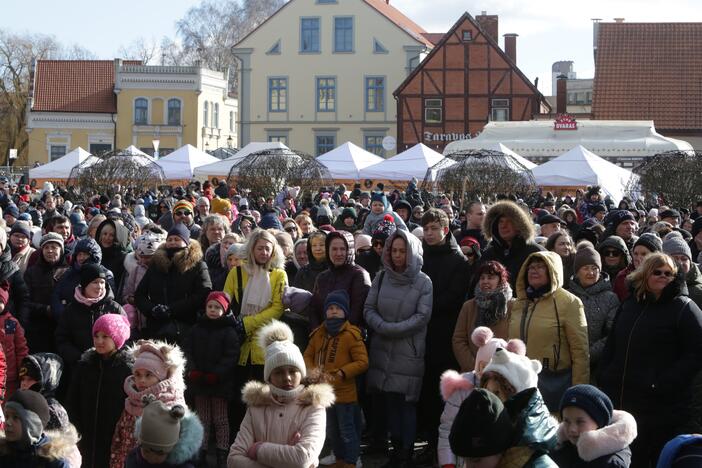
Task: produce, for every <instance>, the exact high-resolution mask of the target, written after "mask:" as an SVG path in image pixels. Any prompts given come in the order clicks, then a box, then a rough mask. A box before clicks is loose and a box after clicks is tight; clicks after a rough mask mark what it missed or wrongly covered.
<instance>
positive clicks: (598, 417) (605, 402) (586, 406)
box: [560, 384, 614, 428]
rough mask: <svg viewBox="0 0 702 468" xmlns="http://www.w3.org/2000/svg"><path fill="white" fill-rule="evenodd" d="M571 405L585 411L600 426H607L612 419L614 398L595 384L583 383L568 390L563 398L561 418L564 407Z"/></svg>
mask: <svg viewBox="0 0 702 468" xmlns="http://www.w3.org/2000/svg"><path fill="white" fill-rule="evenodd" d="M569 406H575V407H577V408H580V409H581V410H583V411H585V412H586V413H587V414H588V415H589V416H590V417H591V418H592V419H593V421H595V422H596V423H597V427H598V428H602V427H605V426H607V425H609V424H610V423H611V421H612V412H613V411H614V406H613V405H612V400H610V399H609V397H608V396H607V395H605V393H604V392H602V390H600V389H599V388H597V387H595V386H592V385H586V384H581V385H575V386H573V387H570V388H569V389H568V390H566V391H565V393H564V394H563V398H561V408H560V411H561V418H562V417H563V409H564V408H567V407H569Z"/></svg>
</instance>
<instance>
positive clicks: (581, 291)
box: [568, 273, 619, 371]
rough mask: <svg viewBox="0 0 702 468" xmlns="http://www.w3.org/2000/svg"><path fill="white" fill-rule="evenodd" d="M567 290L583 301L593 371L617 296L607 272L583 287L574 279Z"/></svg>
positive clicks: (605, 337)
mask: <svg viewBox="0 0 702 468" xmlns="http://www.w3.org/2000/svg"><path fill="white" fill-rule="evenodd" d="M568 290H569V291H570V292H571V293H573V294H575V295H576V296H577V297H578V298H579V299H580V300H581V301H582V303H583V307H584V309H585V318H586V319H587V335H588V342H589V346H590V369H591V370H592V371H594V370H595V369H596V367H597V365H598V364H599V363H600V359H601V357H602V352H603V351H604V347H605V343H606V342H607V336H608V335H609V332H610V331H611V330H612V323H614V317H615V316H616V315H617V310H618V309H619V298H618V297H617V295H616V294H614V292H613V291H612V284H611V283H610V282H609V277H608V276H607V273H602V274H601V276H600V279H599V281H598V282H597V283H595V284H593V285H592V286H589V287H587V288H583V287H582V286H581V285H580V282H579V281H578V280H576V279H574V280H573V281H571V282H570V286H568Z"/></svg>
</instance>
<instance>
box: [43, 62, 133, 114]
mask: <svg viewBox="0 0 702 468" xmlns="http://www.w3.org/2000/svg"><path fill="white" fill-rule="evenodd" d="M124 63H128V64H140V63H141V62H138V61H125V62H124ZM34 82H35V85H34V104H33V106H32V110H33V111H47V112H101V113H102V112H105V113H114V112H117V99H116V96H115V94H114V86H115V68H114V61H112V60H38V61H37V65H36V70H35V79H34Z"/></svg>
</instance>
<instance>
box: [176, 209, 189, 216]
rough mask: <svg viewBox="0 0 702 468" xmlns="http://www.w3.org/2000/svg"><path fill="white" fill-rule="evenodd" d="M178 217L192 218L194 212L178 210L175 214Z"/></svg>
mask: <svg viewBox="0 0 702 468" xmlns="http://www.w3.org/2000/svg"><path fill="white" fill-rule="evenodd" d="M175 214H176V216H192V215H193V212H192V211H189V210H178V211H176V212H175Z"/></svg>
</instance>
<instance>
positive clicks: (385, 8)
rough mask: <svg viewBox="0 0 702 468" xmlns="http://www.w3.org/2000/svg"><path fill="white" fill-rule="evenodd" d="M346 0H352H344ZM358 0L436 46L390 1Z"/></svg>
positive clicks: (408, 32) (245, 37)
mask: <svg viewBox="0 0 702 468" xmlns="http://www.w3.org/2000/svg"><path fill="white" fill-rule="evenodd" d="M294 1H295V0H290V1H288V2H286V3H284V4H283V6H281V7H280V8H278V10H277V11H276V12H275V13H273V14H272V15H271V16H269V17H268V18H266V20H265V21H264V22H263V23H261V24H259V25H258V27H257V28H256V29H254V30H253V31H251V32H249V33H248V34H247V35H246V36H244V37H243V38H241V40H240V41H239V42H237V43H236V44H235V45H234V48H236V47H239V44H241V43H242V42H244V41H245V40H246V39H248V38H249V36H251V35H252V34H253V33H255V32H256V31H258V30H259V29H260V28H261V26H263V25H264V24H266V23H267V22H268V21H269V20H270V19H271V18H273V17H274V16H276V15H277V14H278V13H280V12H281V11H283V9H284V8H285V7H286V6H288V5H290V4H291V3H293V2H294ZM344 1H350V0H344ZM357 1H362V2H364V3H367V4H368V6H370V7H372V8H373V9H375V10H376V11H377V12H378V13H380V14H382V15H383V16H385V17H386V18H387V19H388V20H390V22H392V23H393V24H395V25H396V26H397V27H398V28H400V29H402V30H403V31H405V32H406V33H407V34H409V35H410V36H411V37H412V38H413V39H415V40H416V41H418V42H421V43H422V44H424V45H425V46H427V47H429V48H432V47H434V44H433V43H432V42H431V41H430V40H429V39H427V38H426V37H424V34H429V33H427V32H426V31H425V30H424V29H423V28H422V27H421V26H419V25H418V24H417V23H415V22H414V21H412V20H411V19H409V18H408V17H407V16H405V14H404V13H402V12H401V11H400V10H398V9H397V8H395V7H394V6H392V5H390V2H389V1H388V0H357Z"/></svg>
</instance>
